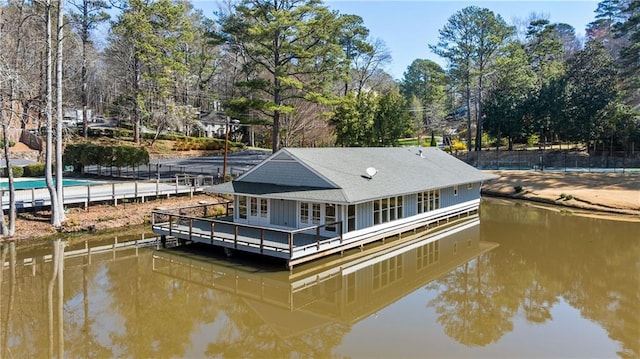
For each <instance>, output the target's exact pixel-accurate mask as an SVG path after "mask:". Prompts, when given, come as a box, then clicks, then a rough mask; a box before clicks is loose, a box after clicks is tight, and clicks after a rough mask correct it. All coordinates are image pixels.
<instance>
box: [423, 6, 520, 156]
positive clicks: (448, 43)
mask: <svg viewBox="0 0 640 359" xmlns="http://www.w3.org/2000/svg"><path fill="white" fill-rule="evenodd" d="M514 33H515V29H514V28H513V27H510V26H508V25H507V24H506V22H505V21H504V20H503V19H502V17H501V16H500V15H495V14H494V13H493V12H492V11H490V10H489V9H481V8H478V7H476V6H469V7H466V8H464V9H462V10H460V11H459V12H457V13H456V14H454V15H453V16H451V17H450V18H449V20H448V22H447V24H445V26H444V27H443V28H442V29H441V30H440V31H439V34H440V35H439V38H438V44H437V45H430V46H429V47H430V48H431V50H432V51H433V52H434V53H436V54H437V55H440V56H442V57H444V58H446V59H447V60H448V61H449V64H450V66H451V67H452V70H455V71H452V73H453V74H457V75H458V76H459V78H460V79H461V80H462V82H463V83H464V84H465V85H464V86H465V98H466V100H467V109H471V86H472V83H474V82H475V84H476V86H477V87H476V90H477V91H476V94H477V102H476V104H477V109H478V110H477V113H476V150H480V149H481V148H482V121H483V114H482V95H483V92H484V90H485V89H484V86H485V77H486V75H487V74H488V73H490V72H492V71H493V70H492V63H493V61H494V58H495V55H496V53H497V52H498V50H499V49H500V48H501V47H503V46H504V45H505V43H506V41H507V40H508V39H509V37H511V36H512V35H513V34H514ZM467 131H468V134H467V148H468V149H469V150H470V149H471V111H470V110H468V111H467Z"/></svg>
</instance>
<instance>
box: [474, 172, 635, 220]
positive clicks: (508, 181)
mask: <svg viewBox="0 0 640 359" xmlns="http://www.w3.org/2000/svg"><path fill="white" fill-rule="evenodd" d="M489 172H490V173H494V174H496V175H499V176H500V178H498V179H495V180H492V181H489V182H487V183H485V184H484V185H483V187H482V194H483V195H484V196H494V197H507V198H514V199H521V200H528V201H536V202H541V203H547V204H552V205H557V206H563V207H567V208H569V209H570V208H575V209H580V210H589V211H597V212H603V213H610V214H622V215H629V216H634V217H635V216H637V217H638V218H640V174H638V173H584V172H539V171H489ZM517 186H520V187H521V192H519V193H516V187H517Z"/></svg>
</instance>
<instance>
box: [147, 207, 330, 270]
mask: <svg viewBox="0 0 640 359" xmlns="http://www.w3.org/2000/svg"><path fill="white" fill-rule="evenodd" d="M232 203H233V202H231V201H229V202H220V203H206V204H200V205H196V206H189V207H180V208H173V209H164V208H158V209H155V210H153V211H152V212H151V225H152V229H153V231H154V232H155V233H157V234H166V235H168V236H170V237H176V238H179V239H184V240H189V241H195V242H205V243H210V244H216V243H217V244H218V245H222V246H224V247H230V248H234V249H244V250H249V251H253V252H258V253H261V254H265V253H266V254H270V255H273V256H276V257H280V258H287V259H291V258H293V256H294V253H298V252H305V251H307V252H314V251H317V250H319V249H320V247H321V246H322V245H325V244H331V243H335V242H340V243H342V240H343V233H342V221H336V222H331V223H325V224H320V225H314V226H309V227H305V228H299V229H282V228H274V227H266V226H259V225H252V224H245V223H237V222H234V221H233V207H232V206H231V204H232ZM325 227H335V228H336V230H337V234H336V236H323V235H322V233H323V231H322V229H323V228H325ZM267 252H268V253H267Z"/></svg>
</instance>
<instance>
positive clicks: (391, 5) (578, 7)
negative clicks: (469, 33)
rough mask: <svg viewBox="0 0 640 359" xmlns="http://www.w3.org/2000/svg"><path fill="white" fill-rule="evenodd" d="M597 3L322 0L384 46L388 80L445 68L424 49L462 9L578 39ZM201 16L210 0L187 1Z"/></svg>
mask: <svg viewBox="0 0 640 359" xmlns="http://www.w3.org/2000/svg"><path fill="white" fill-rule="evenodd" d="M598 2H599V1H597V0H537V1H519V0H510V1H505V0H498V1H481V0H475V1H457V0H454V1H444V0H439V1H435V0H404V1H398V0H325V5H327V6H329V8H331V9H334V10H337V11H339V12H340V13H341V14H355V15H358V16H360V17H362V19H363V21H364V25H365V26H366V27H367V28H368V29H369V35H370V37H371V38H374V39H381V40H383V41H384V42H385V44H386V45H387V48H388V49H389V51H390V53H391V57H392V62H391V63H390V64H389V65H387V66H386V70H387V72H389V73H390V74H391V75H392V76H393V78H394V79H398V80H399V79H401V78H402V75H403V73H404V72H405V71H406V69H407V67H408V66H409V65H411V63H412V62H413V61H414V60H416V59H429V60H433V61H435V62H437V63H439V64H440V65H441V66H443V67H445V66H446V62H445V61H444V59H441V58H439V57H438V56H437V55H435V54H433V53H432V52H431V50H430V49H429V46H428V45H435V44H436V43H437V42H438V36H439V34H438V31H439V30H440V29H442V27H443V26H444V25H445V24H446V23H447V21H448V19H449V18H450V17H451V16H452V15H453V14H455V13H456V12H457V11H459V10H461V9H463V8H465V7H467V6H471V5H473V6H478V7H481V8H487V9H489V10H491V11H493V12H494V13H495V14H496V15H500V16H502V18H503V19H504V20H505V21H506V22H507V24H510V25H513V24H515V23H516V21H517V20H520V22H522V21H523V20H526V19H528V18H529V16H530V14H532V13H536V14H543V15H544V16H545V17H546V18H548V19H549V20H550V21H551V22H552V23H555V22H562V23H567V24H569V25H571V26H573V27H574V28H575V30H576V34H577V35H578V36H579V37H582V36H584V34H585V28H586V25H587V24H588V23H590V22H592V21H593V20H594V18H595V13H594V11H595V9H596V8H597V5H598ZM193 4H194V6H195V7H196V8H200V9H202V10H203V12H204V15H205V16H207V17H213V15H212V13H213V11H214V10H215V9H217V6H218V5H217V2H216V1H193Z"/></svg>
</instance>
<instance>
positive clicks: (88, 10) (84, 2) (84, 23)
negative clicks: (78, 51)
mask: <svg viewBox="0 0 640 359" xmlns="http://www.w3.org/2000/svg"><path fill="white" fill-rule="evenodd" d="M71 5H73V7H74V8H75V11H72V12H71V13H70V15H71V19H72V21H73V25H74V27H75V28H76V31H77V32H78V35H79V37H80V42H81V43H82V70H81V74H80V76H81V78H80V80H81V82H82V83H81V89H82V94H81V98H82V128H83V134H84V138H85V139H86V138H87V137H88V135H89V115H88V103H89V93H88V92H89V89H88V86H87V82H88V73H87V61H88V53H87V52H88V47H89V46H90V45H91V44H92V39H91V33H92V31H93V30H95V28H96V27H97V26H98V25H99V24H101V23H103V22H105V21H107V20H108V19H109V14H108V13H107V12H106V10H107V9H108V8H109V5H108V4H107V2H106V1H104V0H75V1H74V2H71Z"/></svg>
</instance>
